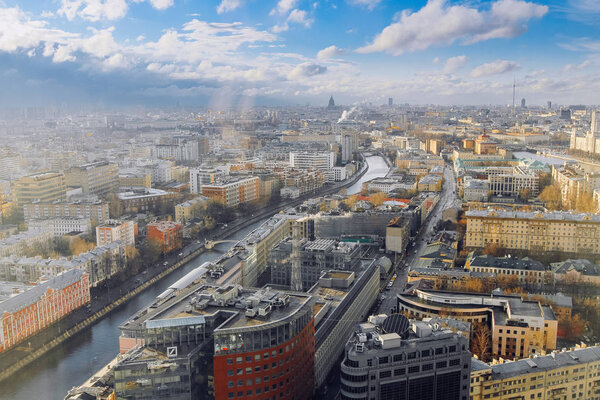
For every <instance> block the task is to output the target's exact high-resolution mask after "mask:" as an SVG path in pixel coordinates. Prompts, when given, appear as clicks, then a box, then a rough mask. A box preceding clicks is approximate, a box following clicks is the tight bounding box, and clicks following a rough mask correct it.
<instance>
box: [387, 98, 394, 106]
mask: <svg viewBox="0 0 600 400" xmlns="http://www.w3.org/2000/svg"><path fill="white" fill-rule="evenodd" d="M393 105H394V99H392V98H391V97H390V98H388V106H390V107H391V106H393Z"/></svg>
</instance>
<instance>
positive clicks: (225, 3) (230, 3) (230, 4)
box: [217, 0, 245, 14]
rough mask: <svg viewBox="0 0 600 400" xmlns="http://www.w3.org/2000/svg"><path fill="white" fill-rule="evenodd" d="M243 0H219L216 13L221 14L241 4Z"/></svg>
mask: <svg viewBox="0 0 600 400" xmlns="http://www.w3.org/2000/svg"><path fill="white" fill-rule="evenodd" d="M244 3H245V0H221V4H219V6H218V7H217V13H219V14H223V13H226V12H229V11H233V10H235V9H237V8H239V7H241V6H243V5H244Z"/></svg>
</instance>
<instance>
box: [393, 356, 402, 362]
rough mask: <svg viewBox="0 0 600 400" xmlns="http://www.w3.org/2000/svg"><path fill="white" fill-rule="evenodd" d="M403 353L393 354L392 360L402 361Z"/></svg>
mask: <svg viewBox="0 0 600 400" xmlns="http://www.w3.org/2000/svg"><path fill="white" fill-rule="evenodd" d="M403 356H404V354H394V362H396V361H402V360H403V359H404V357H403Z"/></svg>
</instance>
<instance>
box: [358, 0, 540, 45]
mask: <svg viewBox="0 0 600 400" xmlns="http://www.w3.org/2000/svg"><path fill="white" fill-rule="evenodd" d="M547 12H548V7H547V6H541V5H538V4H535V3H531V2H526V1H522V0H498V1H495V2H493V3H492V4H491V7H490V8H489V9H480V8H476V7H471V6H469V5H449V4H448V3H447V1H446V0H429V1H428V2H427V4H426V5H425V6H424V7H423V8H421V9H420V10H419V11H417V12H411V11H410V10H404V11H402V13H401V14H400V16H399V19H398V21H397V22H394V23H393V24H391V25H389V26H387V27H386V28H385V29H384V30H383V31H382V32H381V33H380V34H378V35H377V36H376V37H375V39H374V40H373V42H372V43H371V44H369V45H367V46H364V47H361V48H359V49H357V50H356V51H357V52H359V53H373V52H378V51H384V52H386V53H390V54H393V55H400V54H402V53H405V52H407V51H409V52H410V51H417V50H425V49H427V48H428V47H430V46H440V45H448V44H452V43H454V42H456V41H459V40H460V41H461V42H462V43H463V44H472V43H476V42H480V41H484V40H489V39H495V38H512V37H515V36H518V35H520V34H522V33H524V32H525V31H526V30H527V26H526V25H525V23H526V22H527V21H529V20H531V19H533V18H541V17H543V16H544V15H545V14H546V13H547Z"/></svg>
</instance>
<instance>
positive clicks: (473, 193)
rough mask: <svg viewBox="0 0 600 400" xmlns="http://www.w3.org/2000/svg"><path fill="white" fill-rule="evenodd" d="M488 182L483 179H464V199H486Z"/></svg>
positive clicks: (488, 189) (488, 188)
mask: <svg viewBox="0 0 600 400" xmlns="http://www.w3.org/2000/svg"><path fill="white" fill-rule="evenodd" d="M489 191H490V187H489V183H488V181H487V180H483V179H469V180H465V185H464V188H463V200H464V201H487V199H488V196H489Z"/></svg>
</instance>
